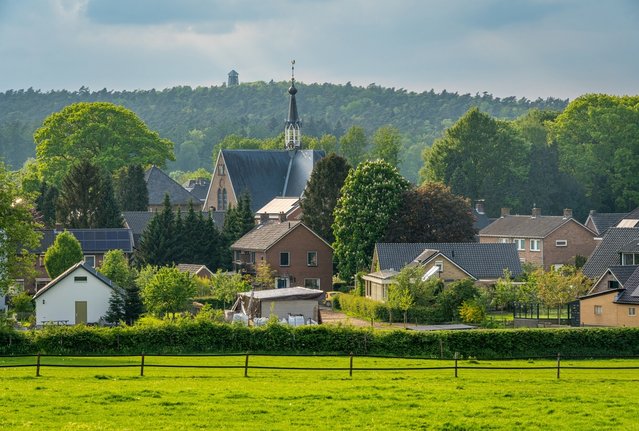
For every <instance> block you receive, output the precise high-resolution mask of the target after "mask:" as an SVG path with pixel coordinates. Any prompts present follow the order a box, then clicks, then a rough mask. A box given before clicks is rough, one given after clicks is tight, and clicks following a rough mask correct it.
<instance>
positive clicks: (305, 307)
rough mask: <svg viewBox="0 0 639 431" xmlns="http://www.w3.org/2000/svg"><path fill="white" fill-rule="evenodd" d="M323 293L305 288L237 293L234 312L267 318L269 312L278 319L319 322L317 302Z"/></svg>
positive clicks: (269, 314) (322, 296)
mask: <svg viewBox="0 0 639 431" xmlns="http://www.w3.org/2000/svg"><path fill="white" fill-rule="evenodd" d="M322 299H324V292H322V291H321V290H317V289H308V288H306V287H285V288H282V289H268V290H256V291H250V292H241V293H238V298H237V301H236V302H235V305H234V307H233V309H234V311H236V312H238V313H244V314H247V315H250V316H252V317H253V318H256V317H263V318H268V317H270V316H271V312H272V313H273V314H275V315H276V316H277V317H278V318H280V319H282V318H286V317H287V316H288V315H295V316H299V315H302V316H304V320H305V321H307V320H308V319H313V320H314V321H316V322H318V321H319V302H320V301H321V300H322Z"/></svg>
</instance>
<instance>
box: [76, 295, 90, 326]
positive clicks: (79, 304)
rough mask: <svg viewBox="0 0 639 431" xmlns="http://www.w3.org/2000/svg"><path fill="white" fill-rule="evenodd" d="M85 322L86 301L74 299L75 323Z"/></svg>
mask: <svg viewBox="0 0 639 431" xmlns="http://www.w3.org/2000/svg"><path fill="white" fill-rule="evenodd" d="M79 323H87V302H86V301H75V324H76V325H77V324H79Z"/></svg>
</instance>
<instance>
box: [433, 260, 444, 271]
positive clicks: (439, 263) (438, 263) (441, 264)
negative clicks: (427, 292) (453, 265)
mask: <svg viewBox="0 0 639 431" xmlns="http://www.w3.org/2000/svg"><path fill="white" fill-rule="evenodd" d="M435 266H436V267H437V268H438V269H437V271H438V272H442V271H444V261H443V260H437V261H435Z"/></svg>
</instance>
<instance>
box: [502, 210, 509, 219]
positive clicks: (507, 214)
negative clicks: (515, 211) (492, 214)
mask: <svg viewBox="0 0 639 431" xmlns="http://www.w3.org/2000/svg"><path fill="white" fill-rule="evenodd" d="M509 215H510V208H502V209H501V216H502V217H506V216H509Z"/></svg>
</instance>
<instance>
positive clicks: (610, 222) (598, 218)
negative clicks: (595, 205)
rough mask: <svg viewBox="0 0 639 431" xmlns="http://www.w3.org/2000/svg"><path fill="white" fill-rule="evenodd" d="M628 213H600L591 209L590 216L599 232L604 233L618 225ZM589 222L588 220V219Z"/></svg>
mask: <svg viewBox="0 0 639 431" xmlns="http://www.w3.org/2000/svg"><path fill="white" fill-rule="evenodd" d="M626 214H627V213H598V212H596V211H591V212H590V214H589V215H588V218H589V219H590V220H591V221H592V224H593V225H594V227H595V230H596V232H597V233H598V234H600V235H603V234H604V233H606V231H607V230H608V229H610V228H611V227H613V226H616V225H617V223H619V222H620V221H621V220H622V219H623V218H624V217H625V216H626ZM586 222H588V220H586Z"/></svg>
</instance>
